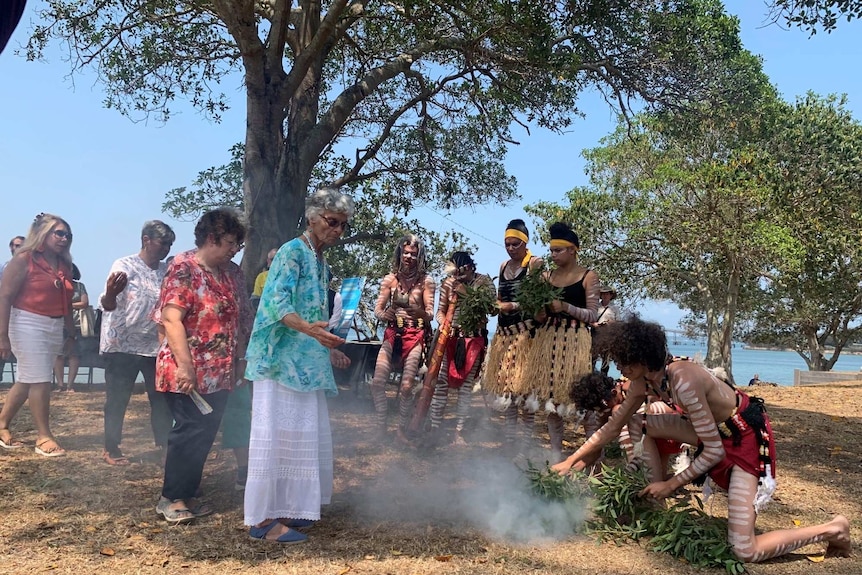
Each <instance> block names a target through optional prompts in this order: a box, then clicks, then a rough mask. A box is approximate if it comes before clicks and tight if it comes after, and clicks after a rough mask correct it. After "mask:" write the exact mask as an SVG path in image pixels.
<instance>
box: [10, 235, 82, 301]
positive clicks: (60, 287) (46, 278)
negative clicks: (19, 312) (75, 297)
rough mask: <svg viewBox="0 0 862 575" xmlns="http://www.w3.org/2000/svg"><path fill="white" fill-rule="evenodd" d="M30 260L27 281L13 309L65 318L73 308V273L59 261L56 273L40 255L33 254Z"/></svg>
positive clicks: (37, 253)
mask: <svg viewBox="0 0 862 575" xmlns="http://www.w3.org/2000/svg"><path fill="white" fill-rule="evenodd" d="M29 256H30V257H28V258H27V261H28V263H27V278H26V279H25V280H24V285H23V286H21V289H20V290H18V294H17V295H16V296H15V300H14V301H13V302H12V306H13V307H17V308H18V309H23V310H24V311H29V312H30V313H35V314H39V315H47V316H49V317H63V316H64V315H66V313H67V311H68V310H69V309H71V305H72V290H73V286H72V281H71V278H72V270H71V269H70V268H69V265H68V264H67V263H66V262H64V261H62V260H61V261H60V267H59V269H57V270H54V268H52V267H51V265H50V264H49V263H48V262H47V261H46V260H45V256H44V255H42V253H41V252H36V251H33V252H30V254H29Z"/></svg>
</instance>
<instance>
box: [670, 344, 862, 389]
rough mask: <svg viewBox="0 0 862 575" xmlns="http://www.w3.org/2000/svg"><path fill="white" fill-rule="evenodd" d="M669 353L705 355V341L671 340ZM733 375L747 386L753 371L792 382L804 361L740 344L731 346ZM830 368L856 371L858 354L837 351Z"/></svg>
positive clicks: (768, 378) (777, 380) (785, 353)
mask: <svg viewBox="0 0 862 575" xmlns="http://www.w3.org/2000/svg"><path fill="white" fill-rule="evenodd" d="M668 344H669V345H668V347H669V348H670V352H671V353H672V354H674V355H685V356H688V357H700V358H703V357H705V356H706V341H705V340H699V341H698V340H695V341H693V340H686V339H676V340H675V339H674V338H673V336H670V338H669V341H668ZM732 360H733V377H734V380H735V381H736V384H737V385H742V386H744V385H748V380H749V379H751V378H752V377H753V376H754V374H755V373H756V374H758V375H759V376H760V379H761V381H770V382H773V383H777V384H779V385H793V370H794V369H801V370H807V369H808V366H807V365H806V364H805V360H804V359H802V357H800V356H799V354H797V353H796V352H794V351H764V350H756V349H743V347H742V345H737V346H736V347H734V348H733V354H732ZM832 369H833V371H859V370H860V369H862V355H849V354H841V356H840V357H839V358H838V361H837V362H835V367H833V368H832Z"/></svg>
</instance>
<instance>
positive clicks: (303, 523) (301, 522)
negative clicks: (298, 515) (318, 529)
mask: <svg viewBox="0 0 862 575" xmlns="http://www.w3.org/2000/svg"><path fill="white" fill-rule="evenodd" d="M315 523H317V521H312V520H311V519H288V520H287V521H282V522H281V524H282V525H286V526H287V527H292V528H294V529H304V528H305V527H313V526H314V524H315Z"/></svg>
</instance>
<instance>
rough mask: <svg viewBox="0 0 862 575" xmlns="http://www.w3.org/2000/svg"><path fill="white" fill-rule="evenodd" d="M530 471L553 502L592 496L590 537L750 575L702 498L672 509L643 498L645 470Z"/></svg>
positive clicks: (533, 483)
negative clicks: (594, 472) (568, 473)
mask: <svg viewBox="0 0 862 575" xmlns="http://www.w3.org/2000/svg"><path fill="white" fill-rule="evenodd" d="M525 471H526V474H527V478H528V480H529V484H530V489H531V490H532V492H533V493H534V494H536V495H537V496H539V497H542V498H543V499H546V500H548V501H555V502H563V503H565V502H567V501H569V500H571V499H574V498H580V497H583V496H584V494H585V492H587V491H588V492H589V493H590V494H591V495H592V498H593V506H592V514H593V515H592V519H591V520H590V521H588V522H587V524H586V525H587V531H588V532H589V533H592V534H593V535H596V536H598V537H599V539H600V540H603V539H612V540H614V541H617V542H620V541H640V540H641V539H643V540H645V541H646V545H647V547H648V548H650V549H652V550H653V551H658V552H662V553H669V554H670V555H672V556H673V557H677V558H679V559H684V560H685V561H687V562H688V563H690V564H691V565H693V566H695V567H712V568H715V567H720V568H723V569H724V570H725V571H726V572H727V573H728V574H730V575H740V574H741V573H745V564H744V563H742V562H741V561H740V560H739V559H737V558H736V556H735V555H734V554H733V551H732V549H731V546H730V543H729V542H728V541H727V521H726V520H723V519H718V518H715V517H710V516H709V515H708V514H707V513H705V512H704V511H703V503H702V502H701V500H700V499H699V498H697V497H695V498H694V504H692V503H691V502H690V501H689V500H685V501H678V502H676V503H674V504H673V505H672V506H671V507H670V508H665V507H663V506H659V505H657V504H655V503H654V502H652V501H650V500H647V499H644V498H642V497H640V496H639V495H638V493H640V491H641V490H642V489H643V488H644V487H646V486H647V484H648V482H649V481H648V479H647V475H646V471H645V470H643V469H635V470H631V469H626V468H625V467H609V466H607V465H602V473H601V474H600V475H598V476H592V477H590V476H587V475H585V474H583V473H576V474H574V475H572V476H562V475H559V474H558V473H556V472H554V471H551V470H550V469H549V468H547V467H546V468H545V469H544V470H542V469H539V468H537V467H535V466H533V464H532V463H530V464H529V465H528V467H527V469H526V470H525Z"/></svg>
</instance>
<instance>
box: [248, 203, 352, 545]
mask: <svg viewBox="0 0 862 575" xmlns="http://www.w3.org/2000/svg"><path fill="white" fill-rule="evenodd" d="M353 212H354V205H353V200H352V199H351V198H350V196H347V195H345V194H342V193H341V192H339V191H338V190H335V189H331V188H324V189H320V190H318V191H316V192H315V193H314V194H312V195H311V197H309V198H308V200H307V202H306V209H305V218H306V220H307V222H308V228H307V229H306V230H305V232H303V233H302V235H300V236H299V237H298V238H295V239H293V240H291V241H289V242H287V243H286V244H284V245H283V246H281V248H280V249H279V250H278V252H277V253H276V255H275V259H274V260H273V262H272V266H271V267H270V270H269V275H268V276H267V278H266V284H265V285H264V288H263V294H262V295H261V298H260V305H259V307H258V310H257V316H256V317H255V320H254V328H253V331H252V334H251V340H250V341H249V344H248V350H247V353H246V359H247V360H248V365H247V367H246V378H247V379H249V380H251V381H253V382H254V384H253V385H254V387H253V390H254V399H253V405H252V414H251V438H250V442H249V463H248V479H247V481H246V489H245V524H246V525H249V526H251V529H250V530H249V534H250V535H251V537H252V538H254V539H262V540H267V541H273V542H277V543H301V542H303V541H306V540H307V538H308V537H307V535H305V534H304V533H302V532H300V531H297V530H296V529H298V528H302V527H308V526H310V525H311V524H313V522H314V521H317V520H318V519H320V506H321V505H325V504H328V503H329V501H330V498H331V496H332V479H333V478H332V467H333V464H332V434H331V431H330V427H329V412H328V410H327V405H326V396H327V395H330V396H331V395H335V394H336V393H337V388H336V387H335V379H334V377H333V375H332V366H333V365H334V366H336V367H339V368H344V367H347V366H348V365H349V363H350V362H349V360H348V359H347V356H345V355H344V354H343V353H342V352H340V351H338V350H337V349H334V348H335V347H337V346H338V345H340V344H342V343H344V340H343V339H341V338H340V337H338V336H336V335H334V334H332V333H330V332H329V329H328V325H327V320H328V316H329V310H328V304H327V297H326V292H327V288H328V287H329V272H328V269H327V265H326V260H325V258H324V257H323V249H324V248H326V247H327V246H331V245H333V244H335V243H336V242H337V241H338V239H339V238H340V237H341V235H342V234H343V233H344V231H345V229H346V228H347V221H348V219H350V218H351V217H352V216H353Z"/></svg>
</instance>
